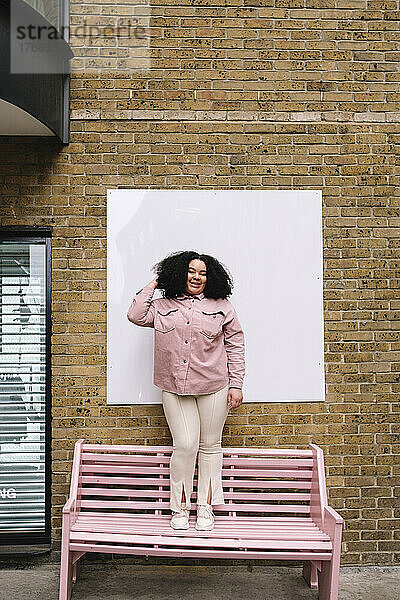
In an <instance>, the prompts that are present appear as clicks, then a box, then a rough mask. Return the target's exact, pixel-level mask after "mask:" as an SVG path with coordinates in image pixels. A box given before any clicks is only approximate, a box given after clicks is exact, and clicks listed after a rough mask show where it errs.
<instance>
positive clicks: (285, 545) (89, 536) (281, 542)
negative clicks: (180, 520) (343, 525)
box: [70, 531, 332, 551]
mask: <svg viewBox="0 0 400 600" xmlns="http://www.w3.org/2000/svg"><path fill="white" fill-rule="evenodd" d="M70 540H71V542H72V543H73V542H80V541H87V542H102V543H104V542H110V543H111V542H115V543H125V544H137V545H144V546H148V545H150V546H154V545H155V544H157V546H171V545H173V546H175V547H180V546H182V547H191V546H195V547H202V546H203V547H206V548H209V547H210V546H213V547H215V548H226V546H227V545H229V547H230V548H239V549H241V548H262V549H263V550H266V549H269V550H282V549H290V550H319V551H323V550H332V543H331V542H330V541H324V540H305V539H301V540H299V539H285V538H281V539H265V538H264V539H260V540H257V539H254V538H241V539H235V538H234V537H231V538H229V539H228V538H217V537H216V538H209V537H208V538H202V537H193V536H191V537H189V536H179V535H171V534H169V535H165V536H162V535H154V534H149V533H147V534H146V535H139V534H135V533H125V534H120V533H109V532H104V531H102V532H94V533H92V532H89V531H71V535H70Z"/></svg>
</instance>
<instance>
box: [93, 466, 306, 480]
mask: <svg viewBox="0 0 400 600" xmlns="http://www.w3.org/2000/svg"><path fill="white" fill-rule="evenodd" d="M81 472H82V473H132V475H133V474H135V475H138V474H146V473H148V474H151V475H155V474H160V475H169V472H170V471H169V466H168V467H158V466H155V465H151V466H142V465H140V466H139V465H135V468H134V470H133V467H132V466H130V465H113V466H110V465H99V464H93V465H90V464H83V465H82V467H81ZM244 475H245V476H246V477H296V478H302V479H303V478H305V479H311V477H312V471H300V470H295V469H280V470H276V469H264V470H261V469H240V468H238V467H236V468H235V469H224V468H223V469H222V476H225V477H228V476H229V477H243V476H244Z"/></svg>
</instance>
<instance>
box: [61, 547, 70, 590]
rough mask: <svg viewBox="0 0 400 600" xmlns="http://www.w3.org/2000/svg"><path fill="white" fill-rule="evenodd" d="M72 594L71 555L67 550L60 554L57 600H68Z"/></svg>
mask: <svg viewBox="0 0 400 600" xmlns="http://www.w3.org/2000/svg"><path fill="white" fill-rule="evenodd" d="M71 592H72V564H71V555H70V552H69V551H68V550H67V551H65V552H62V553H61V568H60V596H59V600H70V599H71Z"/></svg>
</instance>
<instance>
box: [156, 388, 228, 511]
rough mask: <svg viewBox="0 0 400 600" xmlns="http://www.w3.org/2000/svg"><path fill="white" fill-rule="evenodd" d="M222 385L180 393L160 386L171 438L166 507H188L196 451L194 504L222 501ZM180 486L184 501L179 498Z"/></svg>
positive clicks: (224, 391) (224, 410)
mask: <svg viewBox="0 0 400 600" xmlns="http://www.w3.org/2000/svg"><path fill="white" fill-rule="evenodd" d="M228 390H229V385H226V386H225V387H224V388H222V389H221V390H219V391H217V392H214V393H212V394H200V395H198V396H180V395H178V394H174V393H172V392H167V391H165V390H162V404H163V409H164V414H165V418H166V420H167V423H168V427H169V429H170V431H171V435H172V439H173V452H172V455H171V460H170V509H171V510H174V511H179V510H180V508H181V504H182V505H183V506H184V507H186V508H188V509H189V510H190V508H191V501H190V499H191V495H192V491H193V476H194V470H195V465H196V457H197V453H198V482H197V504H206V503H207V500H208V491H209V487H210V486H211V502H210V504H225V501H224V496H223V490H222V479H221V476H222V447H221V440H222V430H223V428H224V424H225V421H226V417H227V416H228V402H227V398H228ZM182 489H184V492H185V498H186V502H183V503H182V502H181V498H182Z"/></svg>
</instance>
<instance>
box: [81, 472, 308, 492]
mask: <svg viewBox="0 0 400 600" xmlns="http://www.w3.org/2000/svg"><path fill="white" fill-rule="evenodd" d="M80 481H81V484H89V483H99V484H112V485H114V486H117V485H126V484H131V485H140V486H143V487H144V488H146V487H147V486H149V485H157V486H158V487H160V486H166V487H168V489H169V485H170V482H169V476H168V478H166V477H165V478H160V477H113V476H110V477H107V476H104V475H101V476H100V475H82V477H81V478H80ZM193 481H194V482H196V483H197V477H196V476H195V477H194V479H193ZM232 481H234V484H235V485H234V487H235V488H237V487H252V485H249V484H254V487H257V489H261V488H275V487H276V488H301V489H311V481H306V480H303V479H301V480H300V481H293V480H282V479H275V480H268V481H265V480H261V479H257V480H256V479H253V480H249V479H236V478H235V479H234V480H229V479H222V485H223V487H232ZM79 489H80V490H82V489H84V488H83V487H82V486H80V487H79Z"/></svg>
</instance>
